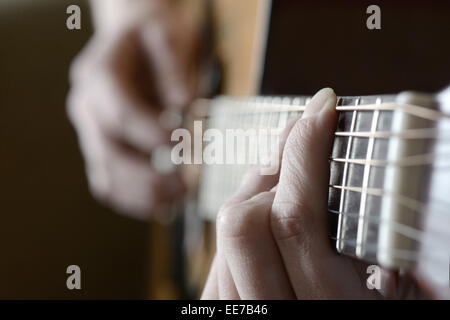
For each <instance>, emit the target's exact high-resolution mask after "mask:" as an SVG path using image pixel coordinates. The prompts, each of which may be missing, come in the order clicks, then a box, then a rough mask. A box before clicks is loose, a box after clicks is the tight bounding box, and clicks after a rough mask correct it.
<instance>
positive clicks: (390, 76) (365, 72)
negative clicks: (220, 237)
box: [149, 0, 450, 299]
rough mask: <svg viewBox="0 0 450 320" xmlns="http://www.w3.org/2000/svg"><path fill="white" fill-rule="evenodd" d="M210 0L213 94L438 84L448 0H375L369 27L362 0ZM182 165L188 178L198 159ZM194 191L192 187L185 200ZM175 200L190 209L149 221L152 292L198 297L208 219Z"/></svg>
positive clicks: (446, 64)
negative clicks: (216, 77) (377, 24)
mask: <svg viewBox="0 0 450 320" xmlns="http://www.w3.org/2000/svg"><path fill="white" fill-rule="evenodd" d="M180 3H181V5H182V8H183V10H185V12H186V13H187V16H188V17H189V19H191V21H194V22H197V23H199V24H203V23H205V21H207V20H208V19H207V18H206V17H205V12H206V10H204V9H205V7H206V1H201V0H195V1H191V0H185V1H180ZM194 3H195V4H194ZM211 3H212V5H211V7H210V9H211V12H210V13H211V17H212V21H213V30H214V32H213V35H214V36H213V40H214V46H213V48H214V54H215V55H216V56H217V57H218V58H219V60H220V63H221V66H222V82H221V92H220V93H221V94H225V95H230V96H252V95H257V94H263V95H297V94H308V95H310V94H313V93H314V92H315V91H317V90H318V89H320V88H322V87H328V86H329V87H332V88H334V89H335V91H336V92H337V93H338V94H340V95H367V94H374V93H376V94H387V93H396V92H400V91H404V90H419V91H428V92H436V91H438V90H440V89H442V88H444V87H445V86H446V85H448V75H449V74H450V60H449V59H448V56H450V48H449V44H448V42H444V41H443V40H442V39H443V38H442V35H441V31H442V30H446V28H447V27H448V21H447V20H446V18H445V16H444V15H440V12H445V11H446V10H447V11H448V10H450V4H449V3H446V2H438V1H436V2H433V3H425V2H414V1H413V2H411V1H409V2H406V1H396V2H392V1H391V2H387V1H380V3H379V5H380V7H381V8H382V10H383V11H382V12H383V15H382V17H383V18H382V19H383V20H382V29H381V30H375V31H373V30H372V31H371V30H368V29H367V28H366V24H365V22H366V18H367V15H366V13H365V12H366V8H367V6H369V5H370V4H371V3H368V2H367V3H366V2H364V1H361V2H358V3H355V1H349V0H347V1H340V2H339V4H338V3H336V1H332V0H326V1H324V0H317V1H309V0H307V1H295V2H294V1H287V0H274V1H269V0H246V1H239V0H214V1H211ZM405 6H408V10H405ZM415 21H422V23H420V24H416V23H415ZM431 48H432V50H431ZM183 170H184V171H185V172H184V173H183V174H184V175H186V176H190V177H191V178H189V180H194V181H196V180H197V179H196V178H195V177H196V176H197V174H198V172H200V171H201V168H199V167H197V168H193V167H187V168H184V169H183ZM192 176H194V178H192ZM196 185H197V183H196V182H193V183H192V186H193V189H195V188H196ZM196 196H197V194H196V192H195V190H194V191H193V193H192V194H191V199H190V200H194V199H195V197H196ZM188 200H189V199H188ZM188 202H189V201H188ZM184 208H185V209H186V208H194V209H186V210H184V211H194V212H184V213H183V214H184V215H183V216H182V218H179V219H178V220H177V221H176V223H172V224H167V225H165V226H162V225H160V224H158V223H151V230H150V248H151V250H150V258H149V260H150V279H149V280H150V288H151V290H150V298H152V299H172V298H180V297H198V295H199V293H200V290H201V288H202V287H203V284H204V282H205V280H206V277H207V274H208V270H209V266H210V263H211V261H212V258H213V256H214V251H215V244H214V241H215V232H214V231H215V227H214V223H213V222H211V220H207V219H202V218H199V216H198V215H197V214H196V212H195V205H192V206H190V205H188V204H186V205H185V206H184Z"/></svg>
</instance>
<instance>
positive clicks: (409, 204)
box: [329, 185, 448, 215]
mask: <svg viewBox="0 0 450 320" xmlns="http://www.w3.org/2000/svg"><path fill="white" fill-rule="evenodd" d="M329 187H330V188H335V189H340V190H347V191H353V192H358V193H363V192H365V193H367V194H370V195H373V196H379V197H383V196H389V197H392V199H393V200H394V201H397V202H398V203H399V204H401V205H403V206H404V207H406V208H408V209H410V210H412V211H413V212H414V213H416V214H419V215H424V214H426V213H427V212H430V209H429V207H431V206H430V205H426V204H425V203H423V202H421V201H420V200H416V199H414V198H411V197H408V196H405V195H401V194H397V193H394V192H392V191H389V190H386V189H381V188H361V187H350V186H342V185H329ZM435 202H436V203H437V201H435ZM433 213H435V214H441V215H448V212H433Z"/></svg>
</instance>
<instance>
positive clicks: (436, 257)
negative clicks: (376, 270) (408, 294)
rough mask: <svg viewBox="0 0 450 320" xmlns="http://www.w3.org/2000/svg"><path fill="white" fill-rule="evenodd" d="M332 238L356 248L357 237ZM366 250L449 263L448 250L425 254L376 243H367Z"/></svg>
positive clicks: (368, 252)
mask: <svg viewBox="0 0 450 320" xmlns="http://www.w3.org/2000/svg"><path fill="white" fill-rule="evenodd" d="M330 239H332V240H335V241H341V242H344V243H346V244H347V245H348V246H351V247H354V248H356V246H357V244H356V238H354V239H344V238H337V237H330ZM365 250H366V251H365V252H366V253H367V254H369V255H377V254H384V253H388V254H389V255H390V256H392V257H393V258H399V259H403V260H409V261H412V262H417V261H419V258H421V257H425V258H426V259H427V260H429V261H433V262H437V263H447V261H446V260H444V259H446V258H447V257H448V253H449V252H448V251H447V250H439V251H440V252H441V253H442V254H439V253H436V252H435V251H434V252H430V251H427V252H426V253H425V255H421V254H420V253H419V251H417V250H409V249H397V248H394V247H378V245H376V244H366V247H365Z"/></svg>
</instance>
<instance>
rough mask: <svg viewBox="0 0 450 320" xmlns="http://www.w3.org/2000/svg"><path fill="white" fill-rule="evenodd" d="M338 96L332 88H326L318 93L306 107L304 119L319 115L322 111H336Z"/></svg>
mask: <svg viewBox="0 0 450 320" xmlns="http://www.w3.org/2000/svg"><path fill="white" fill-rule="evenodd" d="M335 107H336V94H335V93H334V91H333V89H331V88H324V89H322V90H320V91H319V92H317V93H316V94H315V95H314V97H313V98H312V99H311V101H310V102H309V103H308V105H307V106H306V109H305V112H303V115H302V118H307V117H311V116H314V115H316V114H319V112H321V111H322V110H326V109H335Z"/></svg>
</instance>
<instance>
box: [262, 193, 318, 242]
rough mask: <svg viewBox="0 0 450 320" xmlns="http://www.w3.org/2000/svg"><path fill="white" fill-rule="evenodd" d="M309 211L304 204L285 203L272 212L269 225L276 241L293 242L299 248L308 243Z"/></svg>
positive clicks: (309, 231)
mask: <svg viewBox="0 0 450 320" xmlns="http://www.w3.org/2000/svg"><path fill="white" fill-rule="evenodd" d="M310 213H311V210H310V209H309V208H308V206H306V205H304V204H298V203H292V202H285V203H282V204H281V207H280V206H279V207H278V208H277V209H275V210H272V214H271V217H270V225H271V229H272V233H273V235H274V238H275V239H276V240H277V241H294V242H295V243H296V244H297V245H299V247H303V246H305V245H307V244H308V243H309V237H308V235H309V234H310V233H311V230H308V226H310V225H311V223H310V222H309V221H308V217H310V216H311V214H310Z"/></svg>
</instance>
